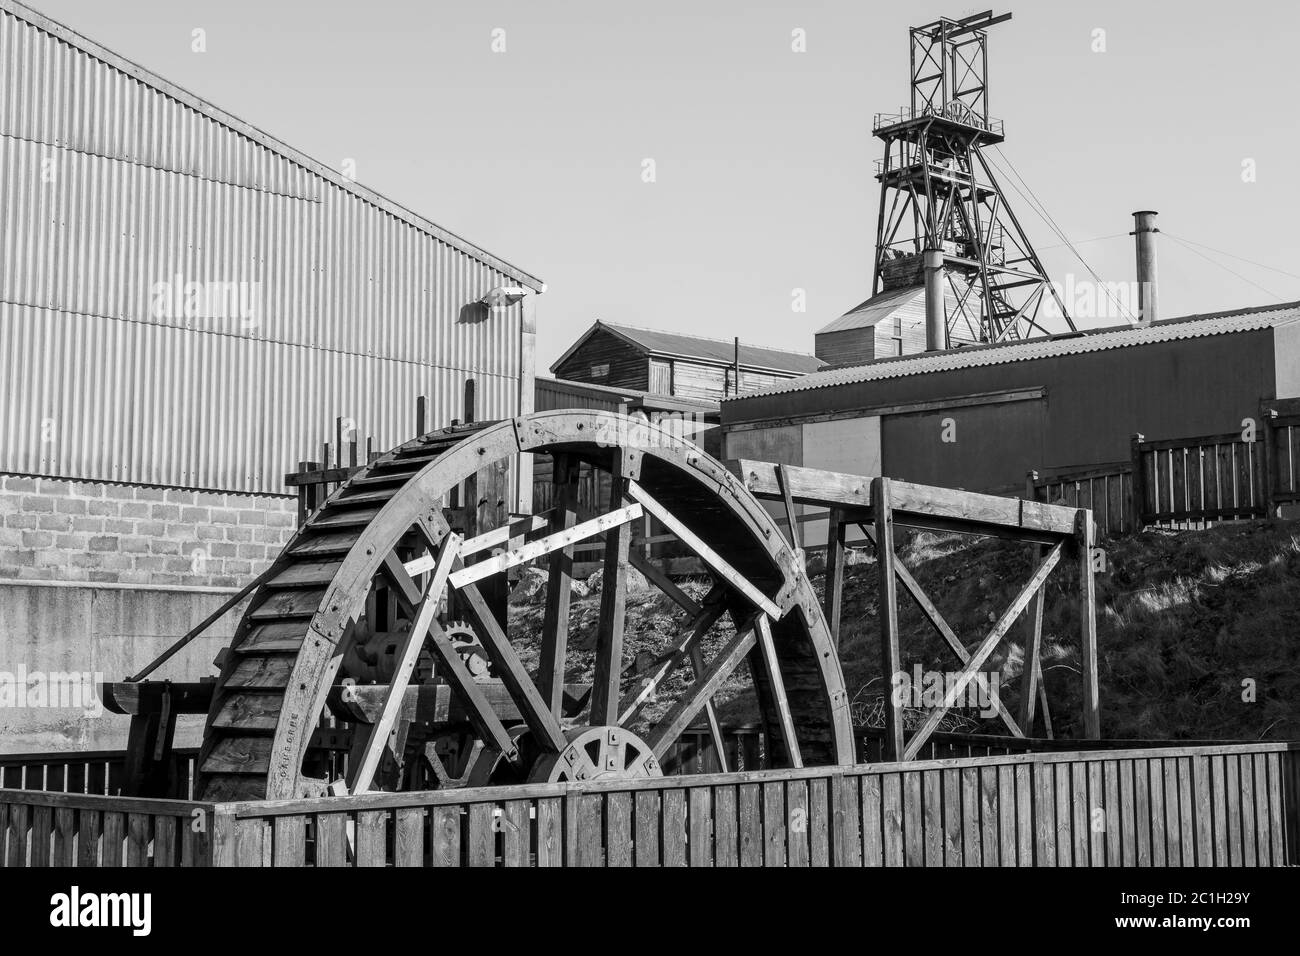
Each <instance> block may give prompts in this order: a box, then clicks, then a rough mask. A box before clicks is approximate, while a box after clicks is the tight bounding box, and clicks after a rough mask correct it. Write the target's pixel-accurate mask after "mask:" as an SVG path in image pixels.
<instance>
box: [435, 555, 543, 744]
mask: <svg viewBox="0 0 1300 956" xmlns="http://www.w3.org/2000/svg"><path fill="white" fill-rule="evenodd" d="M452 573H453V575H454V573H455V572H452ZM457 593H458V594H460V596H461V597H463V598H464V599H465V610H466V611H467V612H468V613H469V616H470V620H471V622H472V623H473V624H474V629H475V631H476V632H477V633H478V635H479V638H480V640H482V642H483V649H484V650H486V651H487V653H488V656H489V657H490V658H491V659H492V663H493V665H494V666H495V667H496V671H497V674H498V675H500V677H501V680H502V681H503V682H504V683H505V685H506V687H507V689H509V691H510V694H511V696H512V697H514V699H515V702H516V703H517V704H518V705H519V713H520V716H522V717H523V719H524V723H525V724H527V725H528V729H529V730H531V731H532V732H533V736H534V738H535V739H536V741H537V742H538V744H540V745H541V746H542V747H544V748H545V749H547V750H552V751H560V750H563V749H564V748H565V747H566V746H568V741H567V740H566V739H565V736H564V730H563V728H561V726H560V721H559V719H558V718H557V717H556V716H555V715H554V714H552V713H551V709H550V708H549V707H548V706H547V704H546V701H544V700H543V699H542V695H541V692H540V691H538V689H537V685H536V684H534V683H533V679H532V678H531V677H529V676H528V671H527V670H526V669H525V668H524V665H523V662H522V661H521V660H520V659H519V655H518V654H516V653H515V649H514V648H513V647H511V646H510V639H509V638H507V637H506V634H505V631H503V630H502V629H501V625H500V623H498V621H497V619H496V616H495V615H494V614H493V613H492V609H491V608H490V607H488V603H487V601H486V600H485V599H484V597H483V595H482V593H480V591H479V589H478V585H476V584H468V585H466V586H465V587H463V588H461V589H460V590H459V591H458V592H457Z"/></svg>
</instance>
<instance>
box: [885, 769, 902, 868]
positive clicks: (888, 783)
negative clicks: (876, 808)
mask: <svg viewBox="0 0 1300 956" xmlns="http://www.w3.org/2000/svg"><path fill="white" fill-rule="evenodd" d="M881 788H882V792H883V801H882V814H881V832H882V835H883V844H884V856H885V866H903V865H904V853H903V776H902V774H897V773H891V774H886V775H885V776H884V777H883V778H882V779H881Z"/></svg>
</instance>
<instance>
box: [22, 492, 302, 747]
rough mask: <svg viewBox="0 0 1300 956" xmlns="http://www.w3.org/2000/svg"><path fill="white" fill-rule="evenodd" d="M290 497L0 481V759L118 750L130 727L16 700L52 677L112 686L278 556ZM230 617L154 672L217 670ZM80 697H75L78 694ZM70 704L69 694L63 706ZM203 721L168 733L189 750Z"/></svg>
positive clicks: (81, 710) (289, 522)
mask: <svg viewBox="0 0 1300 956" xmlns="http://www.w3.org/2000/svg"><path fill="white" fill-rule="evenodd" d="M295 511H296V503H295V501H294V499H292V498H284V497H274V496H266V495H233V494H232V495H226V494H208V493H202V492H193V491H177V490H175V489H163V488H150V487H142V486H137V485H117V484H105V483H99V482H76V481H65V480H61V479H51V478H27V477H21V476H14V475H8V476H3V477H0V739H2V740H3V750H4V751H5V752H8V753H19V752H33V751H44V750H66V749H75V750H84V749H116V748H121V747H123V746H125V743H126V728H127V718H125V717H121V716H118V715H114V714H109V713H100V714H96V713H95V711H96V709H97V708H96V707H95V699H94V698H93V697H91V696H89V695H87V696H84V697H82V698H80V701H81V703H82V704H83V705H89V710H90V713H89V714H87V713H86V712H85V711H86V707H85V706H82V707H72V708H69V707H51V706H46V705H38V703H34V702H33V700H32V695H31V694H28V695H27V700H25V701H24V700H22V699H21V696H20V695H18V694H16V693H14V692H13V689H14V688H15V686H16V683H22V682H24V679H26V680H29V681H31V686H32V688H33V689H34V688H36V687H37V686H39V685H41V684H42V683H43V682H42V681H41V680H40V678H41V676H42V675H48V674H49V673H50V672H59V673H72V672H75V673H78V674H85V675H88V677H87V683H89V684H92V685H93V683H94V682H96V681H98V680H99V679H101V678H102V679H106V680H121V679H122V678H124V677H126V676H127V675H129V674H132V673H135V672H136V671H138V670H139V669H140V668H142V667H143V666H144V665H146V664H147V663H149V661H151V660H152V659H153V658H154V657H155V656H156V655H157V654H158V653H159V652H160V651H161V650H163V649H164V648H165V647H167V646H168V645H170V644H171V643H172V642H173V641H175V640H176V639H177V638H178V637H180V636H181V635H182V634H184V633H185V632H186V631H188V630H189V629H190V628H191V627H193V626H194V625H195V624H198V623H199V622H200V621H202V620H203V619H204V618H205V617H207V616H208V614H210V613H211V612H212V611H214V610H216V609H217V607H219V606H220V605H221V604H222V603H224V602H225V601H226V600H227V599H228V598H229V596H230V595H231V594H233V593H234V592H236V591H237V590H239V589H240V588H241V587H243V586H244V585H245V584H247V583H248V582H249V581H250V580H252V579H253V578H254V577H255V576H256V575H258V574H260V573H261V572H262V571H263V570H264V569H265V568H266V566H267V565H268V564H269V563H270V562H271V561H272V560H273V559H274V558H275V557H276V555H278V554H279V553H280V550H281V549H282V548H283V546H284V544H285V543H286V542H287V541H288V540H289V538H290V537H291V536H292V534H293V531H294V526H295V523H296V516H295ZM239 611H240V609H239V608H236V609H234V610H232V611H231V612H230V613H229V614H228V615H226V617H225V618H223V619H222V620H221V621H220V622H219V623H218V624H217V625H215V626H214V627H213V629H212V630H211V631H209V632H208V633H207V634H206V635H204V636H203V637H202V638H199V639H198V640H196V641H195V642H194V643H193V644H191V645H190V646H189V647H188V648H186V650H185V651H183V652H182V653H181V654H180V655H178V656H177V657H176V658H173V659H172V661H170V662H168V663H167V664H166V665H164V666H163V668H162V669H161V670H159V671H158V672H157V674H156V675H155V676H156V677H158V678H160V679H171V680H198V679H199V678H200V677H204V676H210V675H213V674H215V669H214V668H213V667H212V659H213V658H214V657H215V656H216V653H217V652H218V651H219V650H220V649H221V648H222V647H224V646H226V644H227V643H229V639H230V637H231V635H232V633H233V630H234V627H235V626H236V624H237V623H238V621H239ZM79 689H80V688H79ZM66 700H67V698H65V701H64V702H66ZM201 730H202V718H201V717H193V718H187V719H185V720H183V721H182V722H181V723H180V726H179V728H178V743H180V744H181V745H182V746H185V745H193V744H195V743H196V742H197V740H198V736H199V734H200V732H201Z"/></svg>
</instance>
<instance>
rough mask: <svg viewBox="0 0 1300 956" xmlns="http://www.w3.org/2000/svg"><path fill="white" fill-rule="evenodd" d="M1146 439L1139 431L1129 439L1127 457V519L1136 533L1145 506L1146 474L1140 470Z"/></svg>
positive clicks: (1140, 526)
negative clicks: (1129, 469) (1129, 467)
mask: <svg viewBox="0 0 1300 956" xmlns="http://www.w3.org/2000/svg"><path fill="white" fill-rule="evenodd" d="M1144 441H1146V439H1145V438H1144V437H1143V436H1142V433H1141V432H1138V433H1136V434H1135V435H1134V436H1133V437H1132V439H1131V440H1130V441H1129V459H1130V461H1132V463H1133V464H1132V467H1133V475H1132V479H1131V480H1130V482H1129V492H1128V493H1129V520H1130V522H1131V523H1132V528H1131V530H1132V532H1133V533H1134V534H1138V533H1139V532H1140V531H1141V530H1142V514H1143V511H1144V510H1145V508H1146V497H1147V488H1146V484H1147V483H1146V476H1145V475H1144V474H1143V472H1142V443H1143V442H1144Z"/></svg>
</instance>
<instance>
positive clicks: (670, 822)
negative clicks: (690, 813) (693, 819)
mask: <svg viewBox="0 0 1300 956" xmlns="http://www.w3.org/2000/svg"><path fill="white" fill-rule="evenodd" d="M662 799H663V830H662V833H663V865H664V866H666V867H680V866H686V863H687V859H686V791H685V790H680V789H673V790H665V791H663V794H662Z"/></svg>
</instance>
